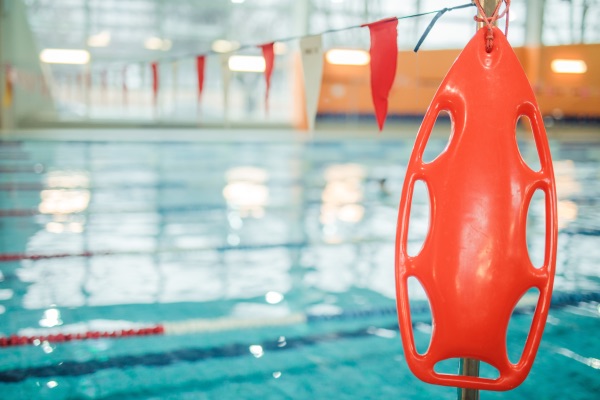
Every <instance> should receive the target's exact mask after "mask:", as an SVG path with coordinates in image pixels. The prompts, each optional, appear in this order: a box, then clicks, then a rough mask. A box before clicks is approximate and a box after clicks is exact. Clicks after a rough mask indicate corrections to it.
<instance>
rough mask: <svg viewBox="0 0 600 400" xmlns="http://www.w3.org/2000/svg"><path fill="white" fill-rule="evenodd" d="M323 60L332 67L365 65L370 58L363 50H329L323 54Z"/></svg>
mask: <svg viewBox="0 0 600 400" xmlns="http://www.w3.org/2000/svg"><path fill="white" fill-rule="evenodd" d="M325 59H326V60H327V62H328V63H329V64H334V65H367V64H368V63H369V61H371V56H369V53H368V52H366V51H364V50H354V49H331V50H329V51H327V53H325Z"/></svg>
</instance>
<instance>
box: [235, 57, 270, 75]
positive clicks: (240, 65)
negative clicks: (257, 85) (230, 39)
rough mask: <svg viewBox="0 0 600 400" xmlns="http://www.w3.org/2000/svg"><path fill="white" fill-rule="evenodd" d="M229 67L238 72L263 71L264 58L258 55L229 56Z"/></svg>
mask: <svg viewBox="0 0 600 400" xmlns="http://www.w3.org/2000/svg"><path fill="white" fill-rule="evenodd" d="M229 69H230V70H231V71H239V72H264V71H265V59H264V58H263V57H260V56H231V57H230V58H229Z"/></svg>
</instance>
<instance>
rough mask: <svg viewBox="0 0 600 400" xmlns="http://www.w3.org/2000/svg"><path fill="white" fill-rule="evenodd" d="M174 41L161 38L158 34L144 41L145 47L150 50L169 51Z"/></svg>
mask: <svg viewBox="0 0 600 400" xmlns="http://www.w3.org/2000/svg"><path fill="white" fill-rule="evenodd" d="M171 45H172V42H171V41H170V40H169V39H161V38H159V37H156V36H152V37H149V38H148V39H146V40H145V41H144V47H145V48H147V49H148V50H163V51H167V50H169V49H170V48H171Z"/></svg>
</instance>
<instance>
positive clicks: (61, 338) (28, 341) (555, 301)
mask: <svg viewBox="0 0 600 400" xmlns="http://www.w3.org/2000/svg"><path fill="white" fill-rule="evenodd" d="M590 302H600V291H598V292H586V293H561V292H557V293H554V295H553V296H552V304H551V306H550V308H553V309H557V308H563V307H566V306H572V305H577V304H579V303H590ZM534 309H535V303H526V304H525V305H520V306H517V308H516V309H515V311H514V313H515V314H525V313H528V312H531V311H533V310H534ZM428 310H429V305H428V304H426V303H425V302H423V304H421V305H417V306H415V307H412V308H411V311H412V312H413V314H414V315H419V314H423V313H425V312H428ZM392 315H396V307H382V308H375V309H359V310H346V311H343V312H341V313H336V314H310V313H292V314H289V315H286V316H282V317H263V318H233V317H223V318H214V319H200V318H198V319H189V320H183V321H176V322H163V323H158V324H149V325H148V326H145V327H136V328H135V329H131V328H130V329H115V330H111V331H97V330H94V331H86V332H78V333H73V332H69V331H67V329H68V327H67V328H64V327H63V328H61V329H62V331H61V330H60V329H55V328H47V329H45V330H44V331H43V332H46V333H47V334H39V335H18V334H13V335H9V336H0V348H2V347H15V346H25V345H37V346H39V345H41V344H43V343H45V342H47V343H64V342H71V341H81V340H93V339H116V338H124V337H132V336H155V335H189V334H202V333H215V332H224V331H232V330H243V329H257V328H265V327H273V326H290V325H301V324H306V323H318V322H328V321H344V320H358V319H364V318H372V317H384V316H392Z"/></svg>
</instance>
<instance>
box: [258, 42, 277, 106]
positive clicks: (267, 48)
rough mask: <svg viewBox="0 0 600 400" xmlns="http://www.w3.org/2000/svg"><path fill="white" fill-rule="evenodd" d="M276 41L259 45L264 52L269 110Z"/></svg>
mask: <svg viewBox="0 0 600 400" xmlns="http://www.w3.org/2000/svg"><path fill="white" fill-rule="evenodd" d="M274 45H275V43H274V42H271V43H266V44H262V45H260V46H259V47H260V48H261V49H262V54H263V57H264V59H265V81H266V83H267V90H266V91H265V109H266V110H267V111H268V110H269V88H270V87H271V74H272V73H273V64H274V63H275V51H274V49H273V46H274Z"/></svg>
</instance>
